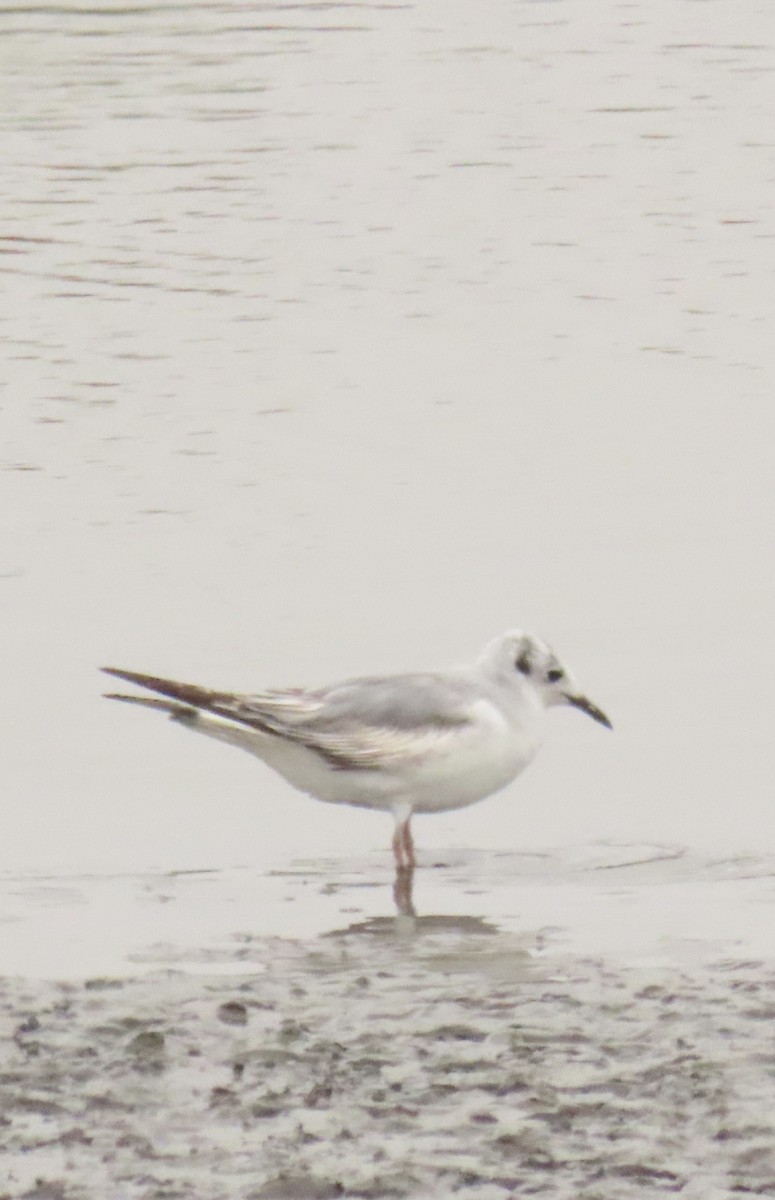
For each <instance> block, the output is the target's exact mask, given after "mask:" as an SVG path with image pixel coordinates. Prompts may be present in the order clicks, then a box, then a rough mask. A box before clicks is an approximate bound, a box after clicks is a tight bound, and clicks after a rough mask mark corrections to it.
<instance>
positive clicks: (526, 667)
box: [514, 650, 530, 675]
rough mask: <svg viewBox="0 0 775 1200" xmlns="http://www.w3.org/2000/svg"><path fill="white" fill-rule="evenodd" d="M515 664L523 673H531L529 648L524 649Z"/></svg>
mask: <svg viewBox="0 0 775 1200" xmlns="http://www.w3.org/2000/svg"><path fill="white" fill-rule="evenodd" d="M514 666H515V667H516V668H517V670H518V671H521V672H522V674H523V675H529V674H530V659H529V658H528V654H527V650H523V651H522V653H521V654H520V656H519V658H518V659H517V661H516V662H515V663H514Z"/></svg>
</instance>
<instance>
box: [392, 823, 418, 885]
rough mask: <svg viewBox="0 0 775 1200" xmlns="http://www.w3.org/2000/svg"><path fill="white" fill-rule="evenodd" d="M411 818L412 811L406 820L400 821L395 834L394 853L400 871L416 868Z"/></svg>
mask: <svg viewBox="0 0 775 1200" xmlns="http://www.w3.org/2000/svg"><path fill="white" fill-rule="evenodd" d="M411 819H412V814H411V813H410V814H409V816H408V817H406V819H405V820H403V821H399V822H398V823H397V824H396V831H395V833H394V834H393V854H394V855H395V859H396V868H397V869H398V870H399V871H412V870H414V861H415V860H414V842H413V841H412V830H411V828H410V826H409V822H410V821H411Z"/></svg>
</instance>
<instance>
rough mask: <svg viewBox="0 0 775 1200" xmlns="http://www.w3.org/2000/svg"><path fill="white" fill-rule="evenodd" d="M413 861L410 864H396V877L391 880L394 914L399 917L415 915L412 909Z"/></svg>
mask: <svg viewBox="0 0 775 1200" xmlns="http://www.w3.org/2000/svg"><path fill="white" fill-rule="evenodd" d="M413 889H414V863H412V865H411V866H396V877H395V879H394V880H393V899H394V901H395V905H396V914H397V915H398V916H399V917H416V916H417V913H416V912H415V911H414V898H413V895H412V892H413Z"/></svg>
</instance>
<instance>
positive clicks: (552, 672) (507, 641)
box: [479, 629, 613, 729]
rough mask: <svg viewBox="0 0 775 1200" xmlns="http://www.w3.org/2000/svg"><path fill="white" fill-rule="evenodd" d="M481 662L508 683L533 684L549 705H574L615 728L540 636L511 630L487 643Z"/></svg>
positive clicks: (609, 727)
mask: <svg viewBox="0 0 775 1200" xmlns="http://www.w3.org/2000/svg"><path fill="white" fill-rule="evenodd" d="M479 661H480V662H482V663H483V664H485V665H486V666H487V667H488V669H489V670H490V671H492V672H493V673H494V674H496V675H498V676H499V677H500V678H501V679H503V680H504V681H506V682H511V681H516V680H521V681H522V682H523V683H529V684H531V685H532V687H533V689H534V691H535V692H536V693H537V695H538V696H539V697H540V699H541V700H542V702H543V704H544V705H545V706H546V707H547V708H550V707H551V706H552V705H554V704H572V705H573V706H574V708H580V709H581V711H582V712H585V713H587V715H588V716H590V717H592V718H593V719H594V720H595V721H599V722H600V724H601V725H605V726H606V727H607V728H608V729H611V728H613V727H612V725H611V722H610V721H609V720H608V717H607V716H606V715H605V713H604V712H602V710H601V709H599V708H598V707H597V705H596V704H593V703H592V701H591V700H588V699H587V697H586V696H585V695H583V693H582V692H580V691H579V687H578V684H577V683H576V680H575V679H574V678H573V675H572V674H571V672H570V671H569V670H568V668H567V667H566V666H565V664H564V663H563V662H562V661H561V660H560V659H559V658H558V657H557V655H556V654H555V653H554V651H553V650H552V649H551V647H550V646H547V644H546V642H544V641H542V640H541V638H537V637H533V635H532V634H530V633H524V632H523V631H522V630H521V629H510V630H509V632H508V633H504V634H503V635H502V636H501V637H499V638H496V639H495V640H494V641H492V642H489V643H488V645H487V646H485V648H484V650H483V652H482V654H481V657H480V660H479Z"/></svg>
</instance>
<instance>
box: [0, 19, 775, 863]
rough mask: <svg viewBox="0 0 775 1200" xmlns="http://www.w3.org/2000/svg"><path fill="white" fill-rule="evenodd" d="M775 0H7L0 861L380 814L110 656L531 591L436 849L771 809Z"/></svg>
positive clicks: (229, 668)
mask: <svg viewBox="0 0 775 1200" xmlns="http://www.w3.org/2000/svg"><path fill="white" fill-rule="evenodd" d="M774 69H775V39H774V38H773V27H772V19H771V8H770V6H769V5H768V4H766V3H764V0H759V2H755V0H747V2H746V0H743V3H741V4H738V5H735V6H734V7H730V6H729V5H727V4H723V3H721V0H708V2H707V3H703V4H698V3H696V2H695V0H657V2H656V3H649V4H646V3H638V2H637V0H636V2H635V3H633V4H628V5H624V6H612V5H610V4H607V3H602V0H593V2H592V3H588V4H586V5H584V6H583V11H582V9H581V8H580V7H579V6H578V5H575V4H572V3H570V0H524V2H505V0H503V2H501V3H497V2H496V3H492V4H489V5H486V6H481V5H471V4H468V3H463V2H462V0H443V2H441V0H421V2H419V3H416V4H399V3H396V4H391V3H379V4H369V3H352V4H329V3H325V4H324V3H319V4H318V3H310V4H287V5H285V4H281V3H278V4H266V5H264V4H262V5H255V4H246V3H238V2H236V0H233V2H225V3H218V4H196V3H191V0H185V3H182V2H180V3H179V2H172V3H165V4H163V5H156V4H151V3H148V2H146V0H137V2H136V3H133V4H132V5H125V4H119V3H115V4H113V3H107V4H102V5H100V6H95V7H89V8H88V9H87V8H81V9H78V8H76V7H75V6H74V5H71V4H69V3H64V4H62V5H59V6H56V5H48V6H44V7H40V6H38V7H29V8H28V7H24V6H14V7H9V6H8V5H5V6H4V7H3V9H2V11H0V151H1V153H0V177H1V182H2V195H3V197H4V203H3V206H2V219H1V220H0V254H1V255H2V257H1V258H0V265H2V269H3V273H4V278H3V283H4V287H3V293H4V297H5V303H4V304H3V305H2V308H1V309H0V341H1V342H2V360H3V363H4V370H3V373H2V378H3V388H2V392H0V423H1V429H0V514H1V515H0V522H1V523H2V536H1V537H0V614H1V618H2V625H3V632H4V637H3V650H2V679H3V686H2V688H1V689H0V705H1V706H2V713H1V714H0V716H1V719H2V722H3V730H4V736H3V760H2V777H3V779H2V782H3V786H2V793H3V797H4V799H3V804H2V808H1V809H0V868H2V869H3V870H5V871H11V872H16V871H25V870H40V869H48V868H54V869H55V870H66V871H75V870H81V869H85V868H88V867H92V868H93V867H98V868H100V869H106V870H116V869H127V870H140V869H142V868H144V867H146V866H149V865H153V866H157V867H162V868H164V867H192V866H194V867H195V866H211V865H217V866H225V867H229V866H239V865H243V864H251V863H262V864H264V865H266V864H269V863H274V864H280V865H282V864H284V863H287V862H288V861H289V859H291V858H293V857H294V856H295V855H296V854H299V855H307V856H309V855H315V854H321V855H334V856H337V855H342V856H346V855H349V854H350V853H361V852H364V851H367V850H369V851H370V850H372V849H374V848H376V847H382V846H384V847H385V850H386V851H387V847H388V839H389V834H390V829H389V821H388V820H387V819H386V818H384V817H378V816H374V815H372V814H363V813H359V812H355V811H348V810H338V809H330V808H329V809H326V808H323V807H322V806H316V805H314V804H313V803H312V802H311V801H308V800H306V799H304V798H303V797H297V796H295V795H293V794H292V793H291V792H290V791H289V789H288V788H287V787H286V785H285V784H283V783H282V781H280V780H278V779H275V778H274V777H273V776H272V775H271V774H270V773H269V772H268V771H266V770H264V769H263V768H262V767H261V766H260V764H257V763H254V762H253V761H252V760H250V759H248V758H247V757H246V756H245V757H244V758H243V757H241V756H239V755H237V754H233V753H232V752H231V751H229V750H226V749H224V748H222V747H219V746H217V745H209V744H208V743H206V742H204V741H203V742H202V744H199V743H197V742H195V741H194V740H193V739H189V740H186V738H187V735H186V734H185V732H184V731H182V730H178V729H175V728H171V727H169V726H168V725H167V724H165V723H164V722H158V721H154V720H153V719H152V716H151V715H150V714H147V713H142V712H138V713H135V712H128V711H125V710H123V709H121V710H117V709H116V708H115V707H112V706H110V705H108V704H106V703H105V702H103V701H101V700H100V691H101V681H100V678H99V677H98V675H97V673H96V670H95V668H96V666H97V665H98V664H100V663H104V662H109V663H115V664H116V665H119V666H127V667H134V668H136V669H139V670H149V671H155V672H158V673H160V674H165V673H166V674H171V675H175V676H177V677H180V678H190V679H192V680H195V681H199V682H203V683H212V684H215V685H223V686H227V687H235V688H244V689H246V690H249V689H250V688H254V687H259V686H262V685H271V684H286V683H314V682H322V681H325V680H327V679H332V678H335V677H337V676H345V675H348V674H352V673H361V672H373V671H380V670H393V669H402V668H413V667H422V666H426V665H434V664H436V663H439V662H441V663H445V662H449V661H456V660H457V659H459V658H462V657H464V656H468V655H471V654H473V653H475V652H476V651H477V650H478V648H479V646H480V645H481V644H482V643H483V642H484V641H485V640H487V639H488V638H489V637H491V636H492V635H493V634H494V633H496V632H499V631H500V630H501V629H503V628H506V627H508V626H511V625H517V624H520V625H524V626H526V627H528V628H531V629H533V630H535V631H536V632H539V633H542V634H543V635H544V636H546V637H547V638H548V639H550V640H551V641H553V642H554V643H555V645H556V646H557V648H558V649H559V650H560V652H561V653H562V654H563V655H564V656H565V657H567V659H568V660H569V661H570V662H571V663H572V664H573V666H574V668H575V669H576V672H577V674H578V675H579V677H580V679H581V680H582V682H583V684H584V686H585V688H586V689H587V690H588V692H589V694H590V695H591V696H592V697H593V699H595V700H596V701H597V702H598V703H600V704H601V705H602V706H603V707H604V708H605V709H606V711H610V714H611V716H612V718H613V720H614V723H615V726H616V731H615V733H614V735H608V734H606V733H605V731H603V730H601V729H599V728H598V727H597V726H594V725H593V724H592V723H591V722H588V721H585V720H583V719H581V718H580V717H579V716H578V714H575V713H553V714H551V722H550V724H551V729H550V734H549V739H548V746H547V748H546V751H545V752H544V754H543V757H541V758H540V759H539V761H538V763H537V764H536V765H535V766H534V767H532V768H531V770H530V772H529V773H528V774H527V775H526V776H525V777H524V778H523V779H522V780H520V781H519V782H518V783H517V785H516V786H515V787H514V788H512V789H510V790H509V791H508V792H507V793H504V794H503V795H502V796H500V797H498V798H496V799H494V800H491V801H489V802H488V803H487V804H486V805H482V806H480V807H477V808H474V809H471V810H468V811H464V812H461V813H457V814H451V815H450V816H448V817H447V816H439V817H436V818H434V819H433V820H428V821H423V822H420V823H419V824H418V829H417V837H418V843H419V845H420V846H421V847H424V848H425V849H426V852H428V853H433V852H435V851H436V850H437V849H438V848H439V847H449V846H455V845H457V846H471V847H488V846H489V847H502V848H513V849H518V848H523V847H526V846H538V845H543V844H552V845H558V844H559V845H568V844H573V843H577V842H583V841H588V840H597V839H601V838H620V839H624V840H631V839H633V838H643V837H650V838H656V839H662V840H665V839H667V840H671V839H677V840H678V841H681V842H684V843H686V844H688V845H691V846H703V845H713V846H718V845H724V846H728V845H733V846H738V847H741V848H754V849H756V850H761V849H773V848H775V823H774V822H773V819H772V778H773V766H774V765H775V764H773V749H772V718H771V710H772V699H771V695H772V683H771V679H772V672H773V668H774V667H775V661H774V659H775V653H774V650H775V635H774V634H773V623H772V611H773V601H775V573H773V568H772V545H773V519H772V511H773V505H772V437H773V433H775V417H773V408H772V371H771V366H772V360H773V351H772V341H773V339H772V322H771V313H772V310H773V302H774V301H775V284H774V282H773V281H774V280H775V273H774V270H773V268H775V225H774V224H773V216H772V179H773V174H774V171H775V152H774V148H775V138H774V137H773V128H772V95H773V85H774V83H775V76H774V75H773V70H774Z"/></svg>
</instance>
